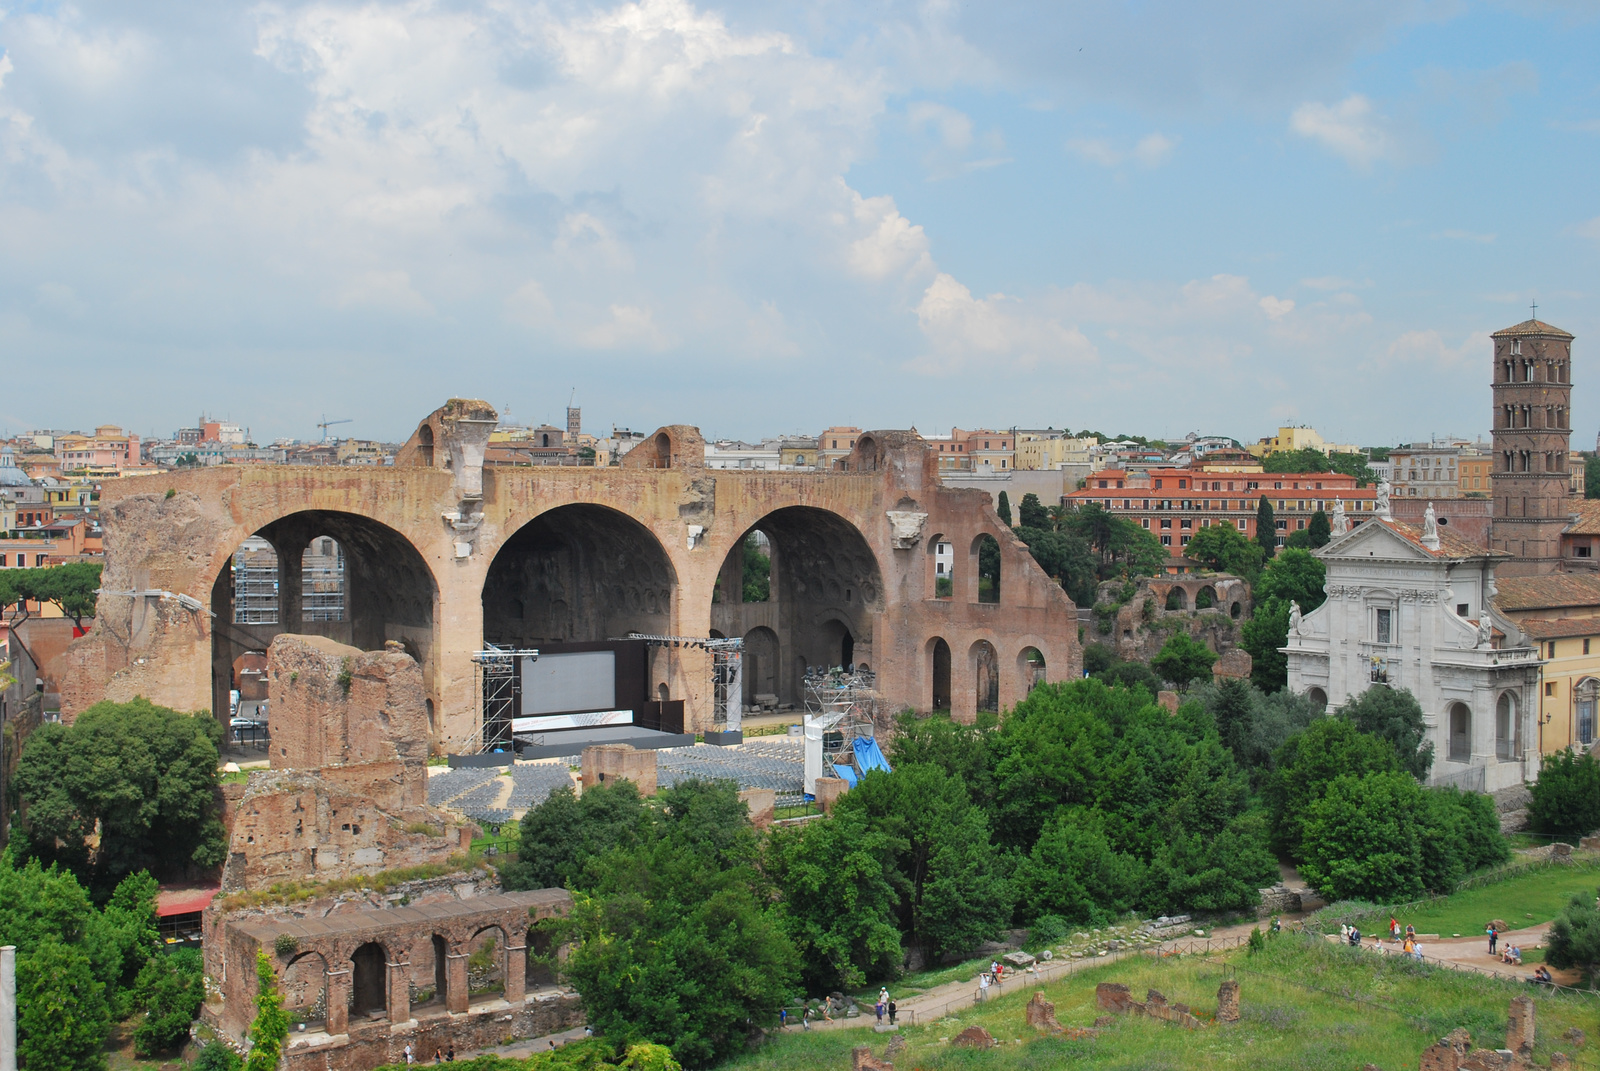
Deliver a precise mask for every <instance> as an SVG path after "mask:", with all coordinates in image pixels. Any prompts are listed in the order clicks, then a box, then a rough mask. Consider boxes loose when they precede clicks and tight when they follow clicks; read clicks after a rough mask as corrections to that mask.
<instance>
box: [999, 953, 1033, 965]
mask: <svg viewBox="0 0 1600 1071" xmlns="http://www.w3.org/2000/svg"><path fill="white" fill-rule="evenodd" d="M1000 958H1001V960H1002V961H1004V962H1006V963H1009V964H1011V965H1012V966H1013V967H1016V968H1017V969H1018V970H1021V969H1022V968H1024V967H1031V966H1033V963H1034V959H1033V957H1032V956H1030V955H1028V954H1027V953H1026V952H1023V951H1020V950H1018V951H1016V952H1007V953H1006V954H1005V955H1003V956H1001V957H1000Z"/></svg>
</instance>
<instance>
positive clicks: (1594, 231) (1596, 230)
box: [1578, 216, 1600, 242]
mask: <svg viewBox="0 0 1600 1071" xmlns="http://www.w3.org/2000/svg"><path fill="white" fill-rule="evenodd" d="M1578 233H1579V234H1581V235H1583V237H1585V238H1593V239H1594V240H1595V241H1597V242H1600V216H1596V217H1594V218H1593V219H1591V220H1589V221H1588V222H1587V223H1580V224H1578Z"/></svg>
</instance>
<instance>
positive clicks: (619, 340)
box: [577, 305, 671, 350]
mask: <svg viewBox="0 0 1600 1071" xmlns="http://www.w3.org/2000/svg"><path fill="white" fill-rule="evenodd" d="M577 341H578V343H579V344H580V345H582V346H584V347H585V348H587V349H594V350H614V349H620V348H623V347H642V348H644V349H648V350H661V349H665V348H667V347H668V346H669V345H671V339H670V338H669V337H668V336H667V334H666V333H665V332H663V331H662V330H661V329H660V328H659V327H657V326H656V322H655V314H654V313H653V312H651V311H650V310H649V309H644V308H640V307H639V306H637V305H613V306H611V309H610V316H609V317H608V318H607V319H606V320H604V321H603V322H601V323H598V324H595V325H594V326H593V327H588V328H585V329H583V330H581V331H579V332H578V334H577Z"/></svg>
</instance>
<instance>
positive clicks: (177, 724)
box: [12, 697, 227, 895]
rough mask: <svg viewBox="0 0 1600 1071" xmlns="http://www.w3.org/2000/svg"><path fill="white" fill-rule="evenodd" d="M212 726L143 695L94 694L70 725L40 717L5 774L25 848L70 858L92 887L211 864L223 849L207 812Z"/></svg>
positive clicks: (216, 737) (211, 804)
mask: <svg viewBox="0 0 1600 1071" xmlns="http://www.w3.org/2000/svg"><path fill="white" fill-rule="evenodd" d="M221 735H222V730H221V727H220V726H218V725H217V723H216V721H215V719H213V718H212V717H210V716H209V715H207V714H193V715H190V714H180V713H178V712H177V711H175V710H168V709H167V708H165V707H158V706H156V705H155V704H153V703H151V702H150V701H149V700H148V699H144V698H142V697H141V698H136V699H134V700H132V701H131V702H127V703H113V702H101V703H96V704H95V705H94V706H92V707H90V708H89V709H88V710H86V711H84V712H83V714H82V715H80V716H79V717H78V720H77V721H76V722H74V723H73V724H72V725H70V726H67V725H43V726H40V727H39V728H38V729H36V730H34V732H33V733H32V734H31V735H30V736H29V738H28V743H27V746H26V747H25V749H24V750H23V753H22V758H21V760H20V761H19V763H18V765H17V772H16V776H15V778H14V780H13V782H12V783H13V785H14V788H15V791H16V793H17V795H18V796H19V797H20V799H21V801H22V820H21V822H20V823H19V827H20V828H19V832H21V833H22V834H23V838H24V839H25V842H26V850H27V851H28V852H30V853H32V854H34V855H37V856H38V857H39V858H41V859H44V860H46V861H58V862H60V863H62V864H63V865H65V866H69V867H71V868H72V869H73V870H74V871H76V872H77V873H78V874H79V876H80V877H81V878H83V879H85V881H86V883H87V884H88V885H89V886H90V888H91V889H95V890H97V891H99V892H100V893H101V895H109V893H110V892H111V890H112V889H113V888H114V887H115V886H116V884H117V883H118V882H119V881H121V880H122V878H123V877H125V876H126V875H128V874H130V873H133V872H134V871H136V870H142V869H148V870H151V871H153V872H155V873H157V874H181V873H183V872H184V871H185V870H186V868H189V867H196V868H202V869H204V868H210V867H214V866H217V865H219V864H220V863H221V862H222V860H223V857H224V855H225V853H226V850H227V844H226V839H225V835H224V830H223V828H222V822H221V821H220V820H219V819H218V817H217V812H216V787H217V745H218V743H219V742H220V740H221ZM95 835H98V837H99V844H98V848H97V850H96V851H95V852H94V854H93V858H92V859H91V856H90V852H89V843H88V842H89V838H90V837H91V836H95Z"/></svg>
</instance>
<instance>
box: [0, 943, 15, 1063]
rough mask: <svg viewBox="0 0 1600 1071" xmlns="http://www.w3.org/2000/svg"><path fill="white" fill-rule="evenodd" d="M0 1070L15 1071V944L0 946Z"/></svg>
mask: <svg viewBox="0 0 1600 1071" xmlns="http://www.w3.org/2000/svg"><path fill="white" fill-rule="evenodd" d="M0 1071H17V946H16V945H4V946H0Z"/></svg>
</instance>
